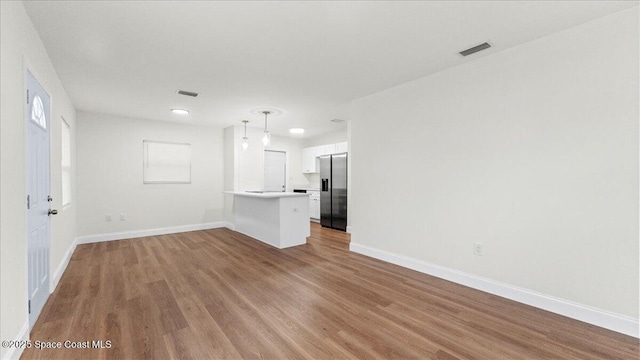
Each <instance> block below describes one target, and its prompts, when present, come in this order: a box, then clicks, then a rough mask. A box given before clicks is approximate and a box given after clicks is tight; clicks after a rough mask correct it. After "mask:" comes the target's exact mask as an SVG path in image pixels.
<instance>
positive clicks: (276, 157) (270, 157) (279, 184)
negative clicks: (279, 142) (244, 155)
mask: <svg viewBox="0 0 640 360" xmlns="http://www.w3.org/2000/svg"><path fill="white" fill-rule="evenodd" d="M286 179H287V153H285V152H284V151H272V150H265V151H264V191H283V192H284V191H285V189H286Z"/></svg>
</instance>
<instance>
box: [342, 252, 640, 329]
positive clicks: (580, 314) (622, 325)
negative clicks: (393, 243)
mask: <svg viewBox="0 0 640 360" xmlns="http://www.w3.org/2000/svg"><path fill="white" fill-rule="evenodd" d="M349 250H351V251H353V252H356V253H359V254H362V255H366V256H369V257H372V258H376V259H379V260H382V261H386V262H389V263H392V264H395V265H399V266H402V267H405V268H408V269H411V270H415V271H418V272H421V273H424V274H428V275H432V276H435V277H438V278H441V279H445V280H449V281H452V282H455V283H458V284H461V285H464V286H468V287H471V288H474V289H477V290H481V291H484V292H488V293H490V294H494V295H498V296H501V297H504V298H507V299H510V300H514V301H517V302H520V303H523V304H527V305H531V306H534V307H537V308H540V309H543V310H546V311H550V312H553V313H556V314H560V315H563V316H566V317H570V318H572V319H576V320H580V321H583V322H586V323H589V324H592V325H596V326H599V327H603V328H605V329H609V330H613V331H616V332H619V333H622V334H626V335H629V336H633V337H636V338H638V337H639V335H640V334H639V329H640V322H639V321H638V319H635V318H632V317H629V316H624V315H619V314H614V313H611V312H608V311H604V310H600V309H596V308H593V307H590V306H586V305H582V304H579V303H575V302H572V301H569V300H564V299H560V298H556V297H553V296H549V295H545V294H541V293H537V292H535V291H531V290H528V289H524V288H519V287H516V286H512V285H508V284H505V283H501V282H498V281H494V280H490V279H486V278H483V277H480V276H476V275H472V274H468V273H465V272H462V271H458V270H454V269H450V268H447V267H444V266H440V265H435V264H430V263H428V262H425V261H422V260H418V259H413V258H410V257H407V256H403V255H398V254H394V253H391V252H388V251H384V250H378V249H375V248H371V247H368V246H365V245H361V244H357V243H353V242H352V243H351V244H350V245H349Z"/></svg>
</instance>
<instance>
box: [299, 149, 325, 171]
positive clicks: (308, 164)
mask: <svg viewBox="0 0 640 360" xmlns="http://www.w3.org/2000/svg"><path fill="white" fill-rule="evenodd" d="M321 150H322V148H321V147H319V146H314V147H308V148H304V149H302V172H303V173H304V174H315V173H317V172H319V169H318V166H317V165H316V162H317V159H318V156H321V154H320V153H321Z"/></svg>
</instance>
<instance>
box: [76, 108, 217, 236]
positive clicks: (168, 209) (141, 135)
mask: <svg viewBox="0 0 640 360" xmlns="http://www.w3.org/2000/svg"><path fill="white" fill-rule="evenodd" d="M143 140H158V141H170V142H181V143H189V144H191V152H192V163H191V184H143V183H142V170H143V169H142V141H143ZM222 152H223V130H222V129H220V128H213V127H203V126H192V125H189V124H175V123H169V122H160V121H154V120H142V119H132V118H122V117H118V116H114V115H103V114H94V113H86V112H79V113H78V161H77V163H78V199H79V201H78V235H79V236H87V235H95V234H109V233H115V232H122V231H136V230H147V229H158V228H165V227H174V226H185V225H199V224H208V223H213V222H219V221H222V220H223V208H224V203H223V195H222V191H223V181H224V178H223V153H222ZM121 213H124V214H126V218H127V220H126V221H120V220H119V215H120V214H121ZM105 214H112V215H113V221H112V222H106V221H105Z"/></svg>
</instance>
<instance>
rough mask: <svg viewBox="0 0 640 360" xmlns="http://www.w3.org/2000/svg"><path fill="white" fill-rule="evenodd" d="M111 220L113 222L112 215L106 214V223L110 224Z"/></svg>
mask: <svg viewBox="0 0 640 360" xmlns="http://www.w3.org/2000/svg"><path fill="white" fill-rule="evenodd" d="M111 220H113V219H112V218H111V214H105V216H104V221H107V222H109V221H111Z"/></svg>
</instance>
